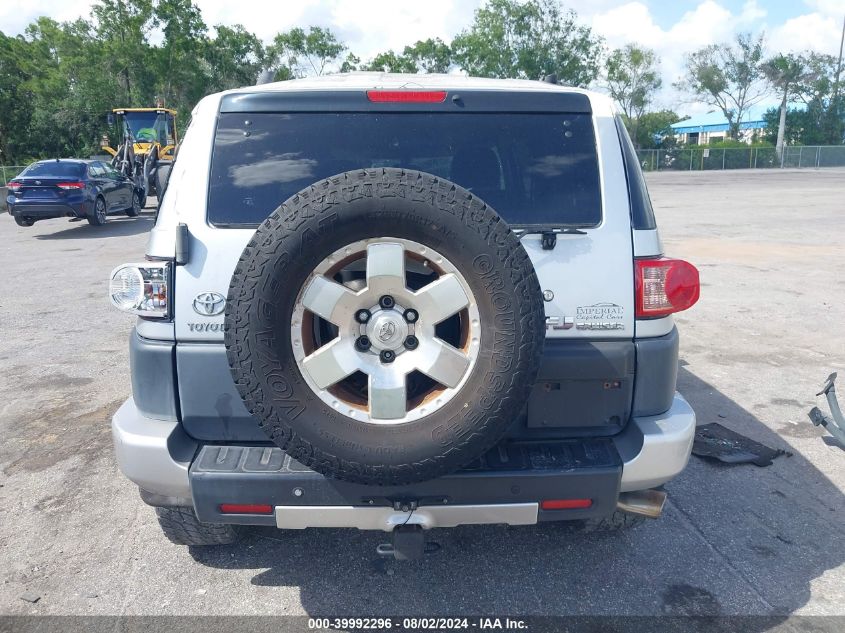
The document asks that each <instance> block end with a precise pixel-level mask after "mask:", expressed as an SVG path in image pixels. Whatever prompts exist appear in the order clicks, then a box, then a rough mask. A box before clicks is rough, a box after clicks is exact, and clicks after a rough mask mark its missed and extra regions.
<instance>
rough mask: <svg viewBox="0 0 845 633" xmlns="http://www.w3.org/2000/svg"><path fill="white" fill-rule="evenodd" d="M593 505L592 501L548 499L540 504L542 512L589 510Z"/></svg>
mask: <svg viewBox="0 0 845 633" xmlns="http://www.w3.org/2000/svg"><path fill="white" fill-rule="evenodd" d="M591 505H593V500H592V499H546V500H545V501H541V502H540V509H541V510H577V509H578V508H589V507H590V506H591Z"/></svg>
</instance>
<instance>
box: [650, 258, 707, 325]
mask: <svg viewBox="0 0 845 633" xmlns="http://www.w3.org/2000/svg"><path fill="white" fill-rule="evenodd" d="M635 262H636V284H637V292H636V313H637V318H651V317H662V316H666V315H667V314H672V313H674V312H681V311H682V310H686V309H687V308H691V307H692V306H694V305H695V303H696V301H698V297H699V294H700V290H701V289H700V284H699V281H698V269H697V268H696V267H695V266H693V265H692V264H690V263H689V262H685V261H684V260H682V259H666V258H662V257H661V258H658V259H637V260H635Z"/></svg>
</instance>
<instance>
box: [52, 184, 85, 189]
mask: <svg viewBox="0 0 845 633" xmlns="http://www.w3.org/2000/svg"><path fill="white" fill-rule="evenodd" d="M56 186H57V187H58V188H59V189H64V190H65V191H72V190H74V189H84V188H85V183H84V182H60V183H58V184H57V185H56Z"/></svg>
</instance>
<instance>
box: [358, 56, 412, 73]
mask: <svg viewBox="0 0 845 633" xmlns="http://www.w3.org/2000/svg"><path fill="white" fill-rule="evenodd" d="M361 70H374V71H377V72H383V73H416V72H419V68H418V67H417V65H416V64H415V63H414V61H413V60H412V59H410V58H408V57H405V56H404V55H402V54H397V53H394V52H393V51H385V52H384V53H379V54H378V55H376V56H375V57H373V58H372V59H371V60H370V62H369V63H368V64H365V65H364V66H363V67H362V68H361Z"/></svg>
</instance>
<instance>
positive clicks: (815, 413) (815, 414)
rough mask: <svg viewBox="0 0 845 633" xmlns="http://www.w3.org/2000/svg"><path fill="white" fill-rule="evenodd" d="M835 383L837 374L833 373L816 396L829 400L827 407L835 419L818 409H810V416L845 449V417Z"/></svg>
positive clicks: (814, 422)
mask: <svg viewBox="0 0 845 633" xmlns="http://www.w3.org/2000/svg"><path fill="white" fill-rule="evenodd" d="M835 382H836V372H833V373H832V374H831V375H830V376H828V377H827V380H826V381H825V383H824V385H823V386H822V390H821V391H819V392H818V393H817V394H816V396H821V395H823V396H825V397H826V398H827V406H828V408H829V409H830V414H831V416H833V417H832V418H830V417H828V416H826V415H825V414H824V413H822V412H821V410H820V409H819V408H818V407H813V408H812V409H810V413H809V414H808V415H809V417H810V420H811V421H812V423H813V424H814V425H815V426H823V427H824V428H825V429H827V432H828V433H830V434H831V435H832V436H833V437H835V438H836V439H837V440H839V443H840V444H841V445H842V446H843V448H845V417H843V415H842V409H840V408H839V402H838V401H837V400H836V386H835V384H834V383H835Z"/></svg>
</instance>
